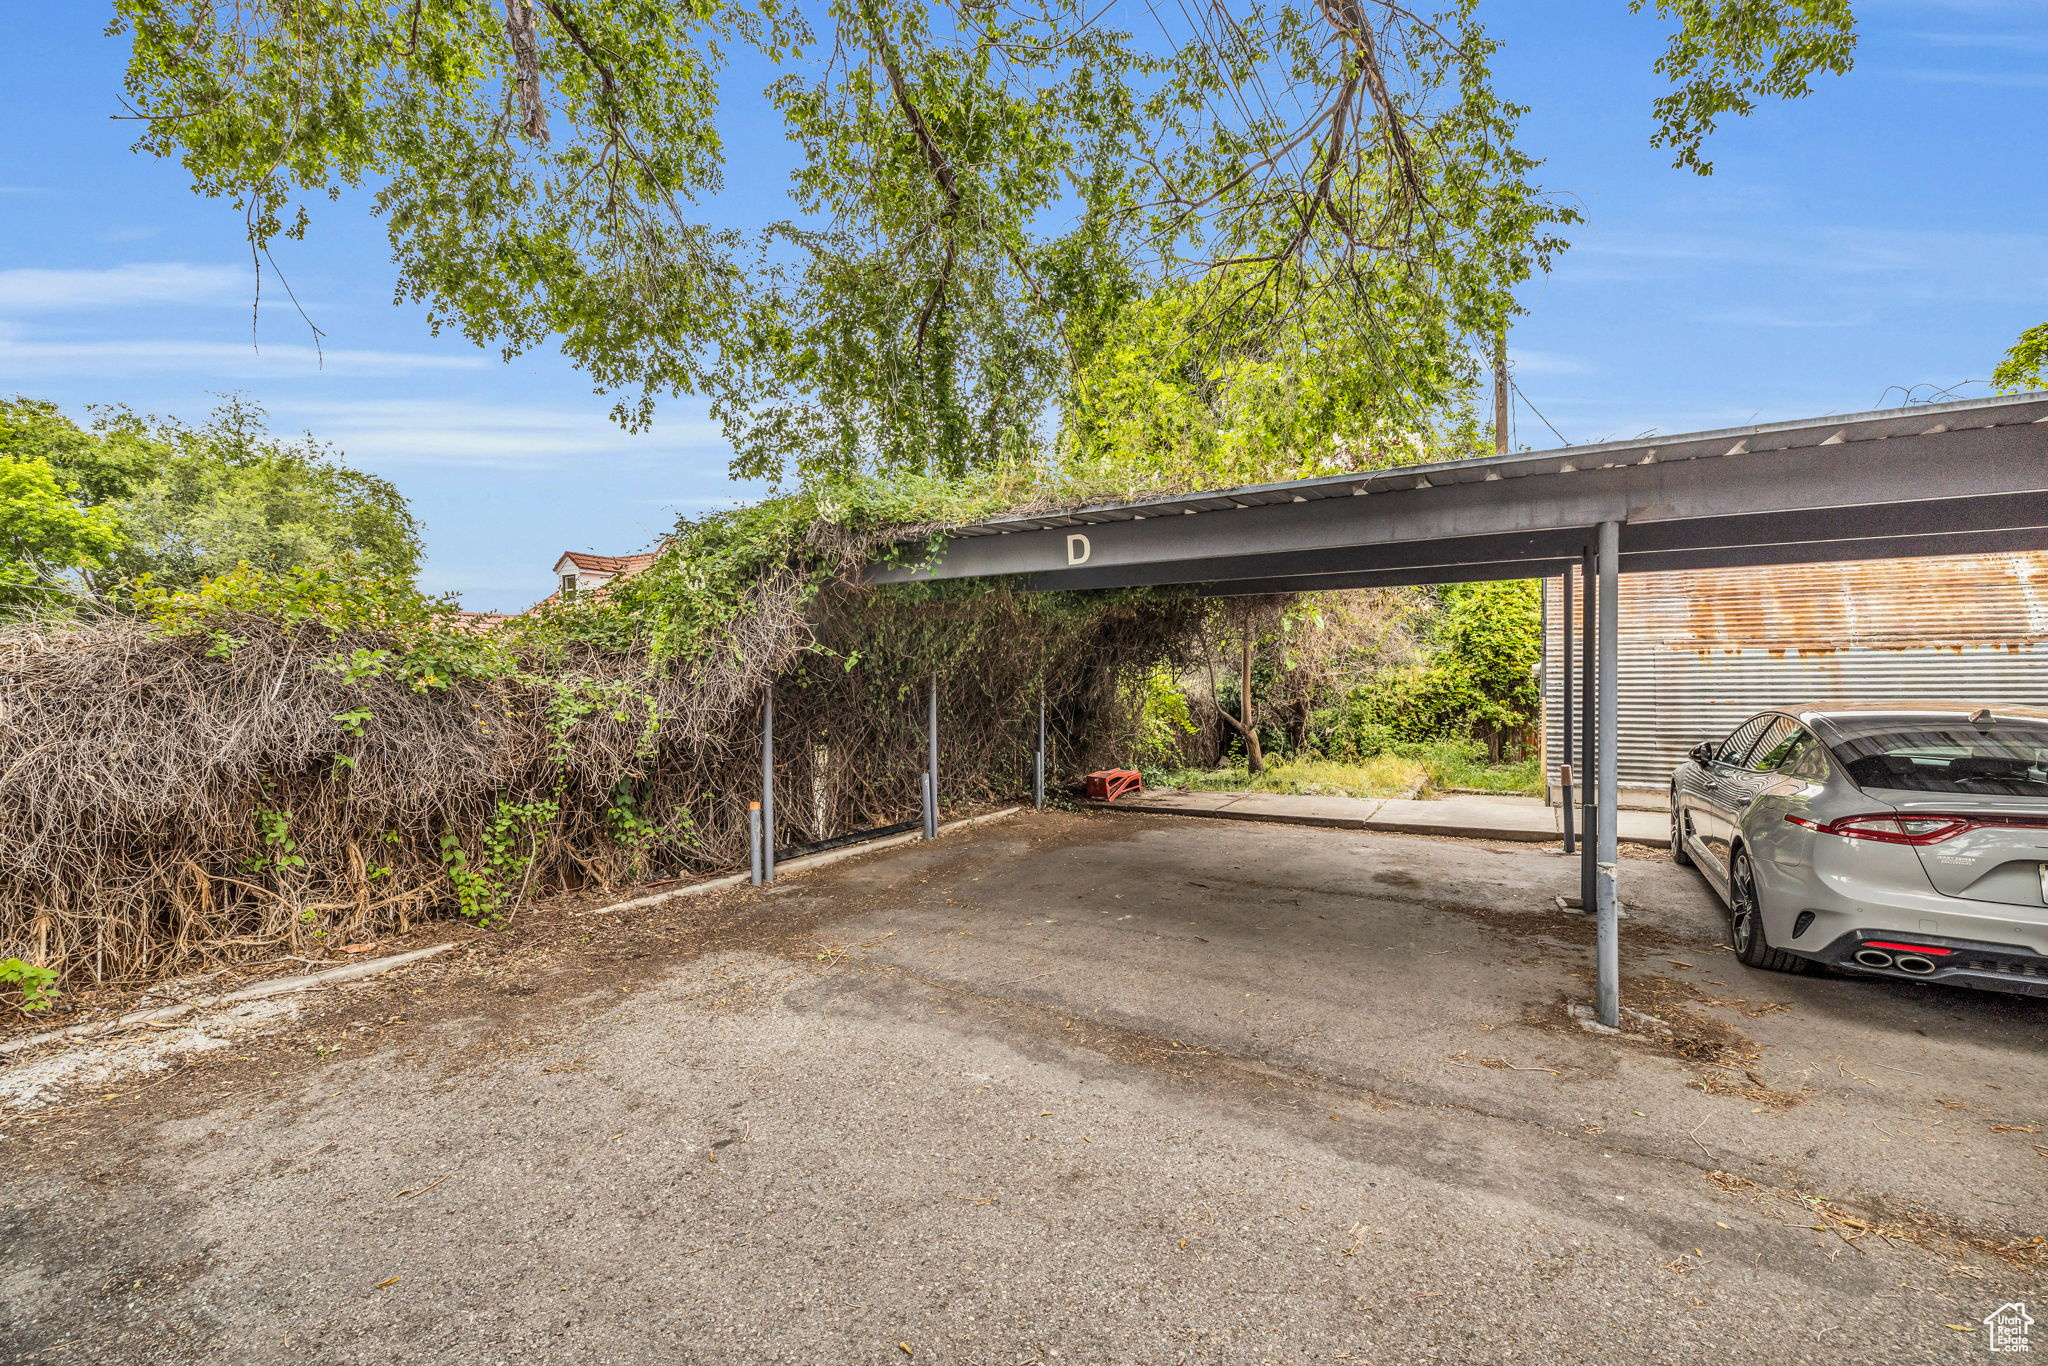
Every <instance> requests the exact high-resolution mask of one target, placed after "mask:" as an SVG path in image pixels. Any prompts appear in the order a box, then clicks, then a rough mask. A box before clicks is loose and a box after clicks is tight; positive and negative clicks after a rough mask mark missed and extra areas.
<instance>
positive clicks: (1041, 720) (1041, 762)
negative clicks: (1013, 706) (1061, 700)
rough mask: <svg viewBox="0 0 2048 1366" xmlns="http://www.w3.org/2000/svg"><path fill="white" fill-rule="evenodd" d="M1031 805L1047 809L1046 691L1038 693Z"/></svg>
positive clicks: (1037, 808) (1035, 807) (1035, 808)
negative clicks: (1036, 742) (1036, 744)
mask: <svg viewBox="0 0 2048 1366" xmlns="http://www.w3.org/2000/svg"><path fill="white" fill-rule="evenodd" d="M1031 806H1032V809H1033V810H1035V811H1043V810H1045V693H1044V692H1043V691H1042V690H1041V691H1040V692H1039V694H1038V749H1037V751H1036V752H1035V753H1034V754H1033V755H1032V756H1031Z"/></svg>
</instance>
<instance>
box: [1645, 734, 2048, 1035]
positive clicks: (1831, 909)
mask: <svg viewBox="0 0 2048 1366" xmlns="http://www.w3.org/2000/svg"><path fill="white" fill-rule="evenodd" d="M1671 853H1672V857H1673V858H1675V859H1677V860H1678V862H1679V863H1681V864H1685V865H1688V866H1692V865H1697V866H1698V867H1699V869H1700V871H1701V872H1702V873H1704V874H1705V875H1706V878H1707V881H1708V882H1710V883H1712V884H1713V886H1714V890H1715V891H1717V892H1719V893H1720V894H1721V899H1722V900H1723V901H1725V902H1726V903H1727V905H1728V915H1729V932H1730V940H1731V942H1732V943H1733V944H1734V947H1735V951H1736V953H1737V954H1738V955H1739V956H1740V957H1741V959H1742V961H1743V962H1745V963H1747V964H1749V965H1750V966H1751V967H1758V968H1771V969H1775V970H1777V971H1779V972H1799V971H1803V970H1804V969H1805V968H1806V967H1807V965H1808V964H1810V963H1825V964H1828V965H1830V966H1833V967H1838V968H1845V969H1848V970H1850V971H1856V972H1869V973H1876V974H1880V975H1882V976H1886V977H1917V978H1920V979H1922V980H1925V981H1937V982H1951V983H1954V984H1956V985H1958V986H1971V987H1986V988H1989V989H1991V990H1994V991H2012V992H2020V993H2023V994H2026V995H2030V996H2048V710H2041V709H2038V708H2033V707H1990V708H1986V707H1974V706H1971V705H1969V704H1967V703H1958V702H1894V703H1886V704H1883V705H1870V706H1855V705H1842V704H1829V705H1817V706H1805V707H1784V708H1780V709H1777V710H1773V711H1767V712H1762V713H1759V714H1758V715H1756V716H1753V717H1751V718H1750V719H1749V720H1747V721H1745V722H1743V723H1742V724H1741V725H1740V726H1737V727H1736V728H1735V730H1734V732H1733V733H1732V734H1730V735H1729V736H1728V738H1727V739H1725V740H1720V741H1712V742H1709V743H1706V744H1703V745H1700V746H1698V747H1697V748H1695V749H1694V750H1693V751H1692V755H1691V757H1690V758H1689V759H1688V760H1687V761H1686V762H1685V763H1684V764H1682V765H1680V766H1679V769H1678V771H1677V772H1676V773H1675V774H1673V775H1672V779H1671Z"/></svg>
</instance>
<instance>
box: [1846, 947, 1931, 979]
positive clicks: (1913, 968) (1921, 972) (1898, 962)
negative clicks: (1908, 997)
mask: <svg viewBox="0 0 2048 1366" xmlns="http://www.w3.org/2000/svg"><path fill="white" fill-rule="evenodd" d="M1858 956H1859V957H1860V956H1861V955H1858ZM1892 966H1893V967H1895V968H1897V969H1898V970H1899V971H1900V972H1910V973H1912V974H1913V975H1914V976H1915V977H1925V976H1926V975H1927V974H1928V973H1930V972H1933V971H1934V960H1933V959H1932V958H1922V957H1921V956H1920V955H1919V954H1917V953H1902V954H1900V955H1899V956H1898V957H1897V958H1894V959H1892Z"/></svg>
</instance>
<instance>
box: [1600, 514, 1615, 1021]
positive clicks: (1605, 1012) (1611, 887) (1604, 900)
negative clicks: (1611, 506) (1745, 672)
mask: <svg viewBox="0 0 2048 1366" xmlns="http://www.w3.org/2000/svg"><path fill="white" fill-rule="evenodd" d="M1620 568H1621V524H1620V523H1618V522H1602V523H1601V524H1600V707H1599V727H1598V730H1597V732H1596V739H1595V742H1594V750H1595V752H1596V758H1597V764H1598V767H1597V769H1596V773H1597V781H1598V784H1599V791H1598V793H1597V795H1596V797H1595V801H1596V802H1597V803H1598V811H1597V820H1598V826H1597V829H1598V831H1599V835H1598V839H1597V840H1596V843H1597V845H1598V855H1599V883H1598V888H1597V890H1598V894H1599V900H1598V903H1597V904H1598V906H1599V908H1600V925H1599V933H1598V937H1597V942H1598V950H1597V952H1598V962H1597V965H1596V978H1597V998H1596V1001H1595V1008H1596V1010H1597V1012H1598V1014H1599V1017H1600V1023H1601V1024H1604V1025H1606V1026H1607V1027H1608V1028H1610V1029H1612V1028H1616V1027H1618V1026H1619V1025H1620V1024H1621V903H1620V900H1619V889H1618V888H1617V887H1616V886H1615V881H1614V875H1615V867H1616V851H1615V815H1616V811H1617V809H1618V800H1617V799H1618V798H1619V796H1620V794H1619V792H1618V791H1617V790H1616V789H1617V787H1618V782H1617V779H1618V776H1619V775H1618V773H1617V771H1616V762H1615V734H1614V722H1615V700H1616V699H1615V686H1614V685H1615V667H1616V663H1617V660H1618V657H1619V654H1620V651H1619V649H1618V648H1617V646H1618V643H1619V642H1618V640H1617V637H1618V636H1619V635H1620V618H1621V614H1620V612H1619V611H1618V610H1617V609H1618V607H1619V604H1618V603H1617V602H1616V598H1617V597H1618V596H1619V593H1618V591H1617V590H1618V581H1617V575H1618V574H1619V572H1620Z"/></svg>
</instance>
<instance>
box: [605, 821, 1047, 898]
mask: <svg viewBox="0 0 2048 1366" xmlns="http://www.w3.org/2000/svg"><path fill="white" fill-rule="evenodd" d="M1023 809H1024V808H1023V807H1021V806H1006V807H1004V808H1003V809H1002V810H1000V811H985V812H983V813H982V814H981V815H979V816H967V817H964V818H963V819H960V820H957V821H947V822H946V823H945V824H944V825H942V826H940V827H939V833H940V834H941V835H943V834H945V833H946V832H947V831H949V830H963V829H965V828H966V827H968V826H970V825H983V824H986V823H987V822H989V821H999V820H1001V819H1002V818H1003V817H1005V816H1014V815H1016V814H1017V813H1018V812H1019V811H1022V810H1023ZM923 839H924V836H923V835H922V834H920V833H919V832H918V831H915V830H910V831H906V832H905V833H903V834H901V835H885V836H883V837H882V838H881V839H878V840H868V841H867V842H865V843H863V844H849V845H845V846H843V847H841V848H838V849H827V850H826V851H825V852H824V853H822V854H805V855H804V856H803V857H801V858H793V859H782V860H778V861H777V863H776V865H775V876H776V878H777V880H778V881H779V880H780V879H781V878H782V877H783V876H784V875H785V874H789V873H807V872H810V871H811V870H812V869H815V868H823V867H825V866H827V865H828V864H833V863H838V862H839V861H840V860H842V859H850V858H854V857H856V856H858V855H861V854H874V853H879V852H881V851H882V850H884V849H894V848H896V847H898V846H899V845H904V844H913V843H917V842H920V841H922V840H923ZM752 877H753V875H752V874H751V873H728V874H726V875H725V876H724V877H714V878H706V879H705V880H704V881H702V882H692V883H690V884H689V885H688V886H685V887H672V888H670V889H669V890H668V891H665V892H654V893H652V894H650V895H648V896H636V897H634V898H633V899H632V900H631V901H615V902H613V903H612V904H611V905H609V906H596V907H592V908H591V909H590V910H587V911H577V912H575V914H576V915H612V914H614V913H616V912H618V911H634V910H638V909H640V908H641V907H643V906H659V905H660V904H661V903H662V902H664V901H673V900H675V899H676V898H677V897H683V896H702V895H704V894H705V893H707V892H722V891H724V890H725V889H726V888H728V887H745V886H747V885H748V883H749V882H750V881H752Z"/></svg>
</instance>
